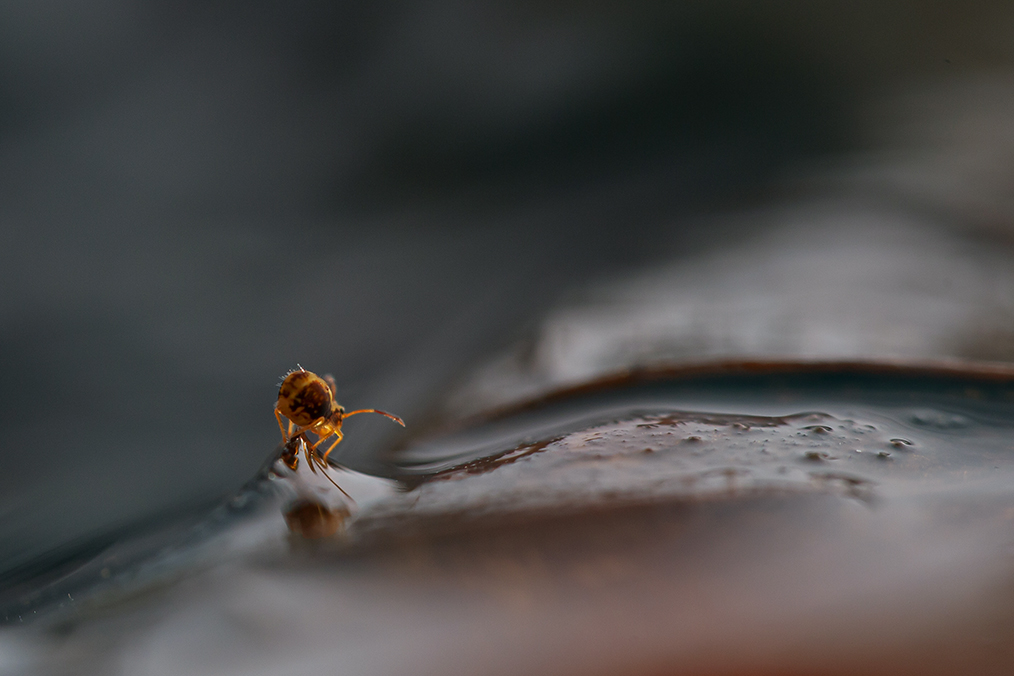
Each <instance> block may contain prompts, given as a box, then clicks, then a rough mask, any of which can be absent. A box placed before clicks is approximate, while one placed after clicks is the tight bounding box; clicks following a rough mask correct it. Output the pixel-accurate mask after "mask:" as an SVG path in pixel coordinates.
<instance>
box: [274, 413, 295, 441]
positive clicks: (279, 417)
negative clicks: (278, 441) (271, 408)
mask: <svg viewBox="0 0 1014 676" xmlns="http://www.w3.org/2000/svg"><path fill="white" fill-rule="evenodd" d="M275 419H277V420H278V429H280V430H281V431H282V443H283V444H284V443H286V442H287V441H288V440H289V435H290V434H292V421H291V420H290V421H289V434H286V433H285V425H284V424H282V413H281V411H279V410H278V407H277V406H275Z"/></svg>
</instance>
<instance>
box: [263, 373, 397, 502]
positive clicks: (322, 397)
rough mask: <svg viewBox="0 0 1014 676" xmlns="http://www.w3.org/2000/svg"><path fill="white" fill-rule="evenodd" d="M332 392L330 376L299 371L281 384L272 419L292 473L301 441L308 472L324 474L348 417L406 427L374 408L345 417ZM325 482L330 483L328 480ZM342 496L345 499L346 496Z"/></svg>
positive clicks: (342, 408) (348, 414)
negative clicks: (377, 418)
mask: <svg viewBox="0 0 1014 676" xmlns="http://www.w3.org/2000/svg"><path fill="white" fill-rule="evenodd" d="M325 379H326V380H325ZM334 391H335V382H334V379H333V378H332V377H331V376H324V378H321V377H320V376H318V375H317V374H316V373H311V372H310V371H307V370H305V369H303V368H302V367H300V368H299V370H298V371H292V372H290V373H288V374H287V375H286V376H285V380H283V381H282V384H281V386H280V387H279V388H278V403H277V404H276V405H275V418H276V419H277V420H278V428H279V429H280V430H281V431H282V441H283V443H285V445H286V447H285V451H284V453H283V454H282V458H283V460H284V461H285V464H287V465H288V466H289V468H291V469H293V470H294V469H296V467H297V466H298V465H299V446H298V442H299V440H300V439H301V440H302V442H303V451H304V454H305V456H306V462H307V463H308V464H309V465H310V469H311V470H313V471H314V472H316V469H314V465H316V466H317V467H320V469H321V470H322V471H323V470H326V468H327V467H328V464H327V456H328V455H330V454H331V451H333V450H334V448H335V446H337V445H338V443H339V442H340V441H341V440H342V438H343V435H342V421H343V420H344V419H345V418H347V417H349V416H350V415H356V414H358V413H379V414H380V415H383V416H387V417H388V418H390V419H391V420H393V421H395V422H396V423H398V424H399V425H401V426H402V427H404V426H405V423H404V422H402V420H401V418H399V417H398V416H395V415H391V414H390V413H386V412H384V411H378V410H377V409H374V408H364V409H360V410H358V411H350V412H348V413H346V412H345V408H344V407H343V406H341V405H340V404H339V403H338V402H336V401H335V400H334ZM283 417H284V418H285V419H287V420H288V421H289V424H288V425H286V424H285V423H284V422H282V418H283ZM294 430H295V432H294ZM307 432H312V433H313V434H315V435H317V437H318V439H317V442H316V443H314V444H312V445H311V444H310V443H309V441H308V440H307V438H306V433H307ZM331 437H337V438H336V439H335V440H334V443H333V444H331V446H329V447H328V449H327V450H326V451H324V453H323V454H321V453H319V451H318V448H319V447H320V445H321V444H323V443H324V441H325V440H327V439H330V438H331ZM294 442H295V443H294ZM325 476H326V474H325ZM328 478H329V479H330V477H328ZM331 483H334V481H332V482H331ZM335 486H336V487H337V488H338V490H342V489H341V487H340V486H338V484H335ZM342 493H345V491H342ZM345 495H346V496H347V495H348V493H345Z"/></svg>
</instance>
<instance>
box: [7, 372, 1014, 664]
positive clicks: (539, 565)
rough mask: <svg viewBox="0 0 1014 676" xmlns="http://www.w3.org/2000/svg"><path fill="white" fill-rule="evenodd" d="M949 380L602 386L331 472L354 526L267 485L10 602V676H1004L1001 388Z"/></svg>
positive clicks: (290, 485) (889, 376)
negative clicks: (388, 468) (372, 472)
mask: <svg viewBox="0 0 1014 676" xmlns="http://www.w3.org/2000/svg"><path fill="white" fill-rule="evenodd" d="M944 371H946V370H943V371H941V370H939V369H938V370H922V371H920V370H917V369H910V368H897V367H884V366H861V365H851V366H849V365H843V364H837V365H827V366H824V367H818V366H815V365H809V366H800V365H785V364H771V365H766V366H764V367H762V368H759V367H758V365H757V364H753V365H750V366H749V367H746V368H744V367H743V365H730V364H726V365H723V366H721V367H716V368H714V369H712V370H711V372H710V373H701V372H700V370H699V369H695V370H693V371H692V372H690V373H688V372H685V371H683V372H680V371H665V372H642V373H640V374H638V375H635V376H628V377H624V378H618V379H610V380H608V381H603V382H599V383H594V384H592V385H590V386H585V387H582V388H577V389H574V390H569V391H562V392H558V393H556V394H554V395H553V396H551V397H549V398H546V399H542V400H539V401H534V402H531V403H528V404H525V405H522V406H519V407H515V408H514V409H512V410H505V411H500V412H499V413H497V414H496V415H494V416H491V417H489V418H486V419H484V420H481V421H473V423H472V424H470V425H467V426H461V425H458V426H456V429H453V430H451V431H449V432H446V433H436V434H435V436H433V437H432V438H430V439H428V440H420V441H417V442H414V443H410V444H409V445H408V446H407V447H405V448H403V449H402V450H401V451H399V452H397V453H396V454H395V456H394V458H393V460H394V464H393V468H394V474H395V478H394V479H393V480H392V479H381V478H377V477H367V476H363V475H355V474H354V473H349V472H336V473H335V478H336V479H337V480H338V481H339V482H341V483H342V485H343V486H344V487H346V489H347V490H349V492H350V493H352V495H353V496H354V497H355V498H356V500H357V502H356V504H355V505H352V507H353V511H352V513H351V514H350V513H349V509H348V508H349V504H348V503H347V502H344V501H343V500H342V499H341V497H340V495H338V494H337V491H335V490H334V489H333V488H332V489H331V490H330V491H329V490H328V486H327V484H324V483H322V482H321V480H320V479H319V477H318V478H317V479H316V481H317V483H316V484H313V482H312V481H313V480H311V479H310V478H308V476H304V477H303V478H302V479H301V478H300V477H299V476H293V475H292V473H291V472H286V471H285V470H284V469H279V470H277V471H275V472H273V473H271V472H269V473H267V474H264V475H262V477H261V478H260V479H259V480H257V481H255V482H253V483H252V484H251V485H250V486H248V487H247V489H245V491H244V492H243V493H241V494H240V495H238V496H237V497H236V498H234V499H233V500H232V501H230V502H231V509H230V507H229V505H223V506H222V507H220V508H219V509H218V510H217V511H216V512H215V513H213V514H211V515H208V516H205V517H204V520H203V521H201V522H198V523H197V524H190V525H183V526H180V525H177V526H176V527H175V528H169V529H164V530H162V531H161V532H158V533H156V534H155V535H154V536H152V535H148V536H147V537H149V538H151V537H154V538H155V539H156V540H157V545H152V544H151V543H149V544H148V545H147V546H145V545H144V544H142V543H136V542H134V543H131V541H130V540H129V539H126V540H125V541H124V542H122V543H120V544H119V545H117V546H114V547H111V548H110V549H109V550H108V551H107V552H105V553H104V555H103V556H100V557H98V559H99V560H97V561H96V562H92V563H91V564H90V567H89V566H88V565H86V566H84V567H82V569H81V570H78V571H77V572H76V573H75V574H72V575H68V576H66V577H64V578H63V579H58V580H51V581H49V582H48V585H41V584H37V590H38V589H44V590H45V594H43V595H42V596H38V595H36V596H34V597H33V596H32V595H31V594H29V595H26V596H23V597H22V598H20V599H17V600H12V599H11V598H10V597H8V598H7V601H6V603H7V607H6V608H5V610H4V612H5V613H7V617H6V618H5V619H6V620H7V621H8V623H9V628H8V629H7V630H6V631H5V633H4V634H2V637H3V639H4V640H5V641H6V643H5V647H6V648H8V649H9V652H8V651H5V654H7V655H9V657H8V658H7V659H8V662H7V663H6V665H7V666H8V667H9V668H10V669H14V668H15V667H19V668H22V667H31V669H33V670H38V672H39V673H76V672H87V673H158V674H185V673H215V674H219V673H221V674H227V673H246V674H269V673H278V672H280V671H281V672H288V673H312V672H313V671H321V670H322V671H325V672H327V671H328V670H335V669H337V670H338V671H339V672H340V673H367V674H374V673H376V674H383V673H404V672H405V671H407V670H411V671H412V672H413V673H424V674H428V673H432V674H438V673H453V674H457V673H460V674H470V673H476V672H479V673H492V674H498V673H504V674H507V673H518V670H519V669H520V670H523V671H529V672H533V673H578V672H581V673H601V674H614V673H623V674H661V673H690V674H713V673H723V674H725V673H728V674H741V673H742V674H756V673H779V674H781V673H792V674H795V673H807V674H810V673H813V674H850V673H885V674H887V673H913V674H914V673H922V674H926V673H929V674H937V673H939V674H949V673H962V672H964V671H965V670H968V669H971V670H972V671H974V672H975V673H997V674H999V673H1005V671H1006V669H1007V667H1008V665H1009V664H1010V660H1011V659H1014V648H1012V646H1014V611H1012V610H1011V608H1012V607H1014V604H1012V602H1014V582H1012V579H1011V577H1010V571H1011V568H1010V562H1011V553H1012V551H1014V415H1012V414H1014V372H1006V373H1001V372H999V371H996V370H993V371H991V372H990V373H988V374H983V373H979V374H975V375H971V374H968V373H959V372H952V373H946V372H944ZM278 467H280V465H279V466H278ZM304 474H305V475H308V474H309V473H308V471H305V469H304ZM243 504H247V505H256V507H250V506H248V507H247V508H246V509H243V508H241V507H243ZM223 510H224V511H223ZM281 512H284V514H285V519H284V520H283V519H282V513H281ZM286 523H287V524H288V529H289V531H290V534H289V535H286V534H285V531H286ZM141 539H143V538H141ZM131 547H133V550H132V549H131ZM131 551H135V552H142V553H141V554H138V555H136V556H135V557H134V558H133V559H131V558H130V553H131ZM100 566H101V567H100ZM63 597H66V598H63ZM19 604H20V607H19ZM12 612H20V613H21V614H22V617H19V618H18V619H17V620H16V621H13V622H12V618H11V617H10V613H12ZM40 613H41V614H40ZM26 615H27V616H30V617H31V616H35V617H37V618H38V619H37V620H36V621H35V622H30V623H29V626H27V627H25V628H22V629H16V628H14V627H11V626H10V625H11V624H13V625H17V624H18V623H19V622H23V621H24V619H25V618H24V616H26ZM280 627H282V628H284V640H279V636H278V632H279V628H280ZM19 660H21V661H19ZM82 670H83V671H82ZM12 673H13V672H12Z"/></svg>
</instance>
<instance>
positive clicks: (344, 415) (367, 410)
mask: <svg viewBox="0 0 1014 676" xmlns="http://www.w3.org/2000/svg"><path fill="white" fill-rule="evenodd" d="M357 413H379V414H380V415H382V416H385V417H387V418H390V419H391V420H393V421H394V422H396V423H398V424H399V425H401V426H402V427H404V426H405V421H404V420H402V419H401V418H399V417H398V416H396V415H392V414H390V413H388V412H387V411H378V410H377V409H375V408H361V409H359V410H358V411H349V412H348V413H342V419H345V418H348V417H349V416H350V415H356V414H357Z"/></svg>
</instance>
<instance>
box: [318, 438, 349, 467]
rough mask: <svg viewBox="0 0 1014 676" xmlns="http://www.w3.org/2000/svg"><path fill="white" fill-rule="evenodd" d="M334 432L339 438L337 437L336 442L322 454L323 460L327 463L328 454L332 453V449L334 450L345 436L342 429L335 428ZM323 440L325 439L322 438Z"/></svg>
mask: <svg viewBox="0 0 1014 676" xmlns="http://www.w3.org/2000/svg"><path fill="white" fill-rule="evenodd" d="M334 433H335V436H336V437H338V438H337V439H335V441H334V443H333V444H331V447H330V448H328V449H327V450H326V451H324V455H322V456H321V458H320V459H321V460H322V461H324V463H325V464H327V456H328V455H330V454H331V451H333V450H334V447H335V446H337V445H338V443H339V442H340V441H341V440H342V439H343V438H344V436H343V435H342V431H341V430H335V431H334ZM321 441H323V439H321ZM318 443H319V442H318Z"/></svg>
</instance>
